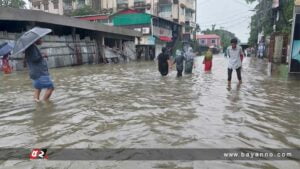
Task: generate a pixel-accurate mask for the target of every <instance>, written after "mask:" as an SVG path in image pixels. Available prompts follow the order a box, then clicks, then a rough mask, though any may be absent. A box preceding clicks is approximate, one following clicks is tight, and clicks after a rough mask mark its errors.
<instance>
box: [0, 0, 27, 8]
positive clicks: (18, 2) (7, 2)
mask: <svg viewBox="0 0 300 169" xmlns="http://www.w3.org/2000/svg"><path fill="white" fill-rule="evenodd" d="M0 7H11V8H25V2H24V1H23V0H0Z"/></svg>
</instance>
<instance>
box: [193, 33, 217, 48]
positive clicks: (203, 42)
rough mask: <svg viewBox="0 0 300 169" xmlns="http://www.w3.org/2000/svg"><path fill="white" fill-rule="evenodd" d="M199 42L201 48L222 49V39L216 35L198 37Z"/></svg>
mask: <svg viewBox="0 0 300 169" xmlns="http://www.w3.org/2000/svg"><path fill="white" fill-rule="evenodd" d="M197 41H198V43H199V45H200V46H206V47H220V46H221V37H220V36H218V35H216V34H207V35H197Z"/></svg>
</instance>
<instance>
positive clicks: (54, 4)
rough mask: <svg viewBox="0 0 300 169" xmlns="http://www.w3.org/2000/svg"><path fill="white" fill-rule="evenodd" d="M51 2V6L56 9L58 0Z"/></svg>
mask: <svg viewBox="0 0 300 169" xmlns="http://www.w3.org/2000/svg"><path fill="white" fill-rule="evenodd" d="M52 3H53V8H54V9H58V0H53V1H52Z"/></svg>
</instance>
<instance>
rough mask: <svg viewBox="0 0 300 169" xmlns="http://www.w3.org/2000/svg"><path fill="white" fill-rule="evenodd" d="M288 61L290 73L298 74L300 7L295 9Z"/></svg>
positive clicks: (299, 59) (299, 65) (299, 71)
mask: <svg viewBox="0 0 300 169" xmlns="http://www.w3.org/2000/svg"><path fill="white" fill-rule="evenodd" d="M293 20H294V21H293V31H292V36H291V37H292V38H291V40H292V41H291V48H292V49H291V51H290V59H289V67H290V71H289V72H290V73H300V7H295V13H294V19H293Z"/></svg>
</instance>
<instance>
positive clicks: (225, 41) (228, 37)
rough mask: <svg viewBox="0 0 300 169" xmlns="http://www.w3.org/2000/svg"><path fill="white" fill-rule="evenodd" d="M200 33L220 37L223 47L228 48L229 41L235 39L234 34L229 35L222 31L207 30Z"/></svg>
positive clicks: (229, 33) (227, 32)
mask: <svg viewBox="0 0 300 169" xmlns="http://www.w3.org/2000/svg"><path fill="white" fill-rule="evenodd" d="M202 33H204V34H217V35H219V36H220V37H221V42H222V46H223V47H228V46H229V45H230V40H231V39H232V38H235V37H236V36H235V34H234V33H231V32H229V31H227V30H223V29H215V30H210V29H207V30H205V31H202Z"/></svg>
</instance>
